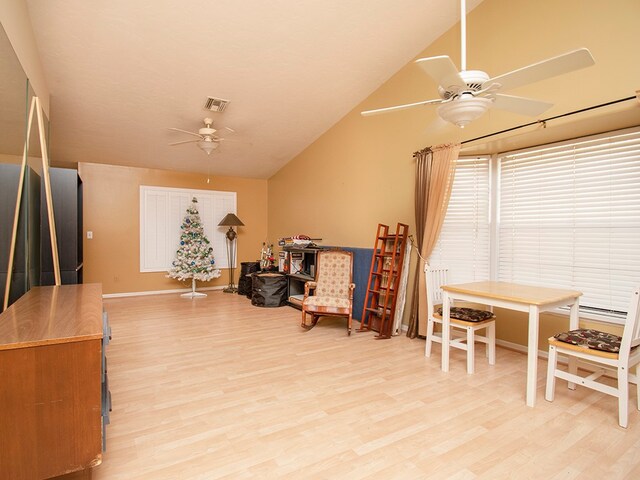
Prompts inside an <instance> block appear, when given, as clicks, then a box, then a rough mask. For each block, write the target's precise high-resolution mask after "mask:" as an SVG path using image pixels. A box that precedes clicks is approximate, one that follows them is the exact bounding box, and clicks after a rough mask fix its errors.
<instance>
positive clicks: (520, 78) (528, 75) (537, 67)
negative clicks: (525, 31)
mask: <svg viewBox="0 0 640 480" xmlns="http://www.w3.org/2000/svg"><path fill="white" fill-rule="evenodd" d="M594 63H595V60H594V59H593V57H592V56H591V52H589V50H588V49H586V48H580V49H578V50H573V51H571V52H567V53H564V54H562V55H558V56H557V57H553V58H549V59H547V60H543V61H541V62H538V63H534V64H531V65H528V66H526V67H522V68H519V69H518V70H513V71H512V72H509V73H505V74H503V75H499V76H497V77H494V78H491V79H489V80H487V81H486V82H485V83H484V84H488V83H499V84H500V85H502V88H501V90H503V91H504V90H509V89H511V88H516V87H520V86H522V85H527V84H529V83H534V82H539V81H540V80H545V79H547V78H551V77H555V76H557V75H562V74H563V73H569V72H572V71H574V70H579V69H581V68H585V67H590V66H591V65H593V64H594ZM484 84H483V86H484Z"/></svg>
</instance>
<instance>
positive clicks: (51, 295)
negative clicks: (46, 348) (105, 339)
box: [0, 283, 103, 350]
mask: <svg viewBox="0 0 640 480" xmlns="http://www.w3.org/2000/svg"><path fill="white" fill-rule="evenodd" d="M102 329H103V323H102V285H101V284H99V283H90V284H83V285H60V286H57V287H56V286H51V287H33V288H32V289H31V290H29V291H28V292H27V293H25V294H24V295H23V296H22V297H20V298H19V299H18V300H17V301H16V302H15V303H13V304H12V305H10V306H9V308H7V310H5V311H4V312H2V313H1V314H0V350H10V349H15V348H26V347H33V346H38V345H47V344H57V343H68V342H77V341H84V340H91V339H100V338H102Z"/></svg>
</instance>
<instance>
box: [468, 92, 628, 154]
mask: <svg viewBox="0 0 640 480" xmlns="http://www.w3.org/2000/svg"><path fill="white" fill-rule="evenodd" d="M635 98H636V96H635V95H632V96H631V97H626V98H619V99H618V100H612V101H611V102H607V103H601V104H600V105H593V106H591V107H587V108H582V109H580V110H574V111H573V112H568V113H563V114H561V115H556V116H555V117H549V118H543V119H542V120H536V121H535V122H529V123H524V124H522V125H518V126H516V127H511V128H507V129H506V130H500V131H499V132H493V133H489V134H487V135H482V136H480V137H476V138H472V139H470V140H465V141H464V142H460V145H464V144H465V143H471V142H475V141H477V140H482V139H484V138H489V137H493V136H495V135H500V134H501V133H507V132H512V131H513V130H519V129H520V128H525V127H530V126H531V125H538V124H541V123H542V124H545V123H546V122H548V121H550V120H557V119H558V118H562V117H568V116H570V115H575V114H577V113H582V112H588V111H589V110H595V109H596V108H601V107H608V106H609V105H614V104H616V103H621V102H627V101H629V100H633V99H635Z"/></svg>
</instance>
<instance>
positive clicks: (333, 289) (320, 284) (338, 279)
mask: <svg viewBox="0 0 640 480" xmlns="http://www.w3.org/2000/svg"><path fill="white" fill-rule="evenodd" d="M352 274H353V254H352V253H351V252H346V251H344V250H321V251H319V252H318V255H317V258H316V284H317V286H316V293H315V294H316V296H318V297H333V298H349V285H350V284H351V281H352Z"/></svg>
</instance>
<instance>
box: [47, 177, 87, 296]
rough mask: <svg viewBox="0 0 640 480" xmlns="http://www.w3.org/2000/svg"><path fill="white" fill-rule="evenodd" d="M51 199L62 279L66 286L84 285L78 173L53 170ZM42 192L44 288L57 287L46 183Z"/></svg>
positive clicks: (80, 189) (80, 185)
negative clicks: (46, 286) (45, 189)
mask: <svg viewBox="0 0 640 480" xmlns="http://www.w3.org/2000/svg"><path fill="white" fill-rule="evenodd" d="M49 178H50V181H51V198H52V203H53V212H54V219H55V223H56V237H57V238H56V239H57V243H58V258H59V261H60V277H61V282H62V284H63V285H69V284H76V283H82V182H81V181H80V178H79V177H78V171H77V170H73V169H68V168H50V169H49ZM41 188H42V192H41V196H40V198H41V200H42V207H41V212H42V215H41V233H42V240H41V257H40V258H41V261H40V264H41V276H40V284H41V285H54V284H55V277H54V274H53V259H52V255H51V237H50V233H49V232H50V229H49V216H48V215H47V204H46V195H45V191H44V182H42V186H41Z"/></svg>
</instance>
